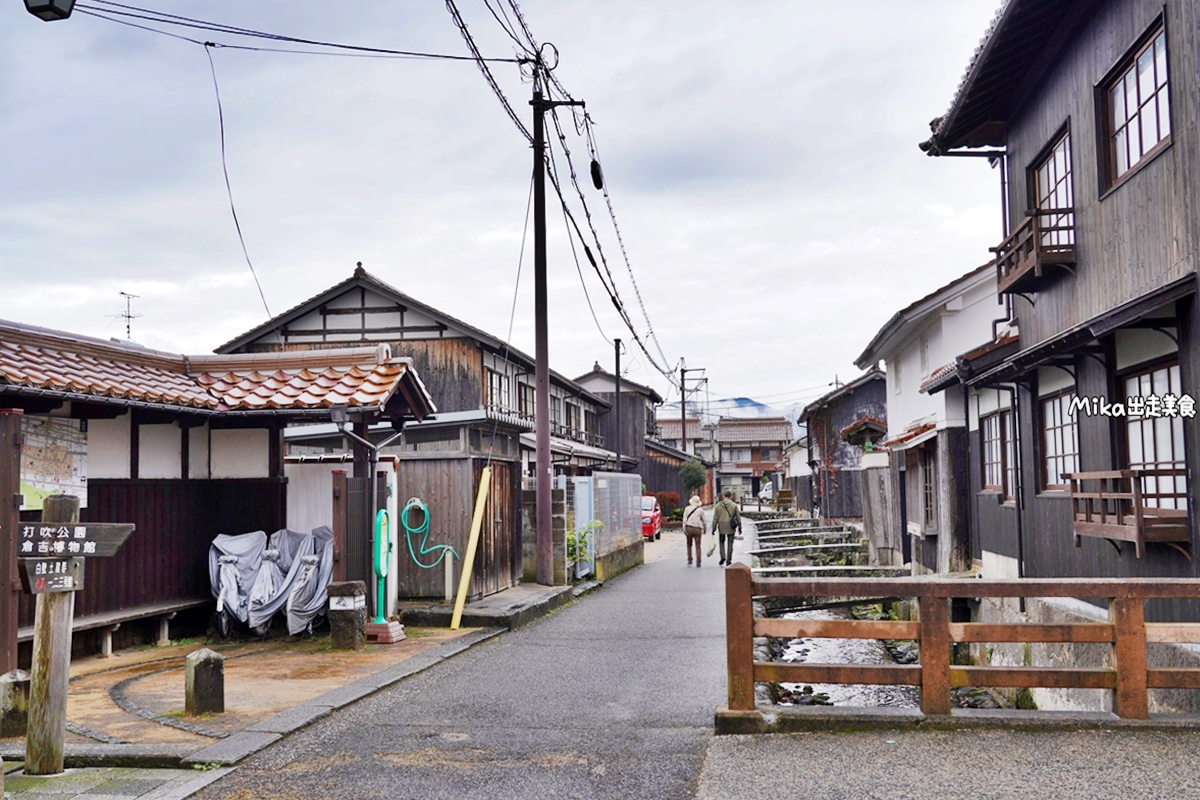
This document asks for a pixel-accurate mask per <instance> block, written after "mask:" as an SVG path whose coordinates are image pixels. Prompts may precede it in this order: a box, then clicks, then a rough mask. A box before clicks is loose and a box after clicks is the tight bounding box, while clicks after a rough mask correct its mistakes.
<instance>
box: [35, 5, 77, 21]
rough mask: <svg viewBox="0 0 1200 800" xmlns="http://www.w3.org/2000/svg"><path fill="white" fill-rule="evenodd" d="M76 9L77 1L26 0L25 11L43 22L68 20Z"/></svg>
mask: <svg viewBox="0 0 1200 800" xmlns="http://www.w3.org/2000/svg"><path fill="white" fill-rule="evenodd" d="M74 8H75V0H25V10H26V11H28V12H29V13H30V14H33V15H34V16H35V17H37V18H38V19H40V20H42V21H43V22H54V20H56V19H66V18H67V17H69V16H71V11H72V9H74Z"/></svg>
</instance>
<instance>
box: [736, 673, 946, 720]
mask: <svg viewBox="0 0 1200 800" xmlns="http://www.w3.org/2000/svg"><path fill="white" fill-rule="evenodd" d="M754 680H756V681H774V682H781V683H870V684H882V685H886V686H920V685H921V667H919V666H916V665H914V664H877V665H875V664H873V665H869V666H863V665H859V664H781V663H776V662H764V661H757V662H755V663H754ZM949 702H950V687H949V686H947V687H946V703H947V709H948V708H949ZM730 708H732V706H730ZM946 713H949V711H948V710H947V712H946Z"/></svg>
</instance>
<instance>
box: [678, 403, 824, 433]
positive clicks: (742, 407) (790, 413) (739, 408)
mask: <svg viewBox="0 0 1200 800" xmlns="http://www.w3.org/2000/svg"><path fill="white" fill-rule="evenodd" d="M803 409H804V404H803V403H794V404H792V405H789V406H787V407H783V408H780V407H777V406H769V405H767V404H766V403H760V402H758V401H757V400H755V399H754V398H752V397H728V398H723V399H720V400H716V399H714V400H712V401H711V402H710V404H709V405H708V407H707V409H706V408H705V405H704V404H703V403H695V402H689V403H688V416H689V417H702V418H704V420H705V422H716V421H717V418H718V417H736V418H738V419H754V418H757V417H785V418H787V420H788V421H789V422H791V423H792V432H793V433H795V432H796V431H797V430H798V429H797V427H796V417H798V416H800V412H801V411H802V410H803ZM658 418H659V419H660V420H661V419H678V418H679V403H664V404H663V405H662V406H659V409H658Z"/></svg>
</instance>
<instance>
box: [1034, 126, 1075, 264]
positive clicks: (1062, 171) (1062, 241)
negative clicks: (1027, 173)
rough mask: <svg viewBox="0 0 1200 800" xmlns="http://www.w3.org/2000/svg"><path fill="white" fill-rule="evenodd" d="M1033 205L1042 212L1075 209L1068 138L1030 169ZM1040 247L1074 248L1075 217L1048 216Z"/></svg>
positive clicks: (1060, 139)
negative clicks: (1066, 246)
mask: <svg viewBox="0 0 1200 800" xmlns="http://www.w3.org/2000/svg"><path fill="white" fill-rule="evenodd" d="M1033 193H1034V205H1035V206H1036V207H1037V208H1039V209H1043V210H1049V209H1070V208H1074V206H1075V199H1074V196H1073V192H1072V189H1071V137H1070V134H1069V133H1064V134H1063V135H1062V137H1061V138H1059V140H1058V141H1057V142H1055V143H1054V144H1053V145H1052V146H1051V147H1050V152H1049V153H1047V154H1046V157H1045V158H1044V159H1042V161H1040V162H1039V163H1038V164H1037V165H1036V166H1035V167H1034V168H1033ZM1041 226H1042V244H1043V245H1073V244H1075V215H1074V214H1073V213H1066V214H1051V215H1049V216H1044V217H1042V219H1041Z"/></svg>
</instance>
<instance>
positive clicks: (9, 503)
mask: <svg viewBox="0 0 1200 800" xmlns="http://www.w3.org/2000/svg"><path fill="white" fill-rule="evenodd" d="M21 417H22V412H21V411H20V410H19V409H11V408H9V409H4V410H2V411H0V674H3V673H5V672H11V671H12V670H14V669H16V668H17V627H18V620H17V602H18V600H19V599H20V596H21V580H20V575H19V573H18V572H17V569H18V567H17V526H18V523H19V522H20V520H21V514H20V503H19V502H18V500H17V497H18V495H19V494H20V492H21V477H20V476H21Z"/></svg>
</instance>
